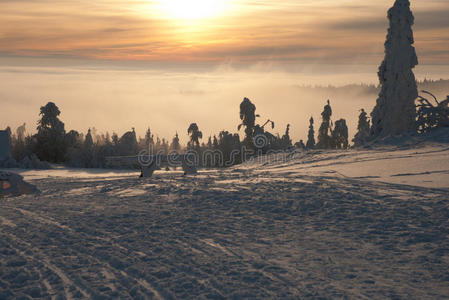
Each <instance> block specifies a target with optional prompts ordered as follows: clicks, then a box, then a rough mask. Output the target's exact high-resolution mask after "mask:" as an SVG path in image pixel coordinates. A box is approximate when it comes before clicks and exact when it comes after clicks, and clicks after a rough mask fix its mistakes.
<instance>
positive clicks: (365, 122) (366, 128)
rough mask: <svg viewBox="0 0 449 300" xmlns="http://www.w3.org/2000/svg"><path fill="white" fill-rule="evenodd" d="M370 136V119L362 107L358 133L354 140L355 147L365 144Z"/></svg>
mask: <svg viewBox="0 0 449 300" xmlns="http://www.w3.org/2000/svg"><path fill="white" fill-rule="evenodd" d="M369 136H370V120H369V118H368V115H367V113H366V111H365V110H364V109H363V108H362V110H361V112H360V115H359V123H358V125H357V133H356V135H355V136H354V139H353V140H352V141H353V142H354V146H355V147H359V146H362V145H364V144H365V143H366V142H367V141H368V139H369Z"/></svg>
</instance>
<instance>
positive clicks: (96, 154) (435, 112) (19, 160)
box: [0, 80, 449, 168]
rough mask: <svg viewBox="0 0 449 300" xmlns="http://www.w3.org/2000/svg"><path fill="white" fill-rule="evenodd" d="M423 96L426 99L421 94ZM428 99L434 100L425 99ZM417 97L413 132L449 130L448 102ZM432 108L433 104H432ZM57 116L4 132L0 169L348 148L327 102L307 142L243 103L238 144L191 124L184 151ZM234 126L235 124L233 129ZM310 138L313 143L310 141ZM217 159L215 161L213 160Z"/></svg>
mask: <svg viewBox="0 0 449 300" xmlns="http://www.w3.org/2000/svg"><path fill="white" fill-rule="evenodd" d="M418 85H419V88H420V89H422V90H432V91H433V92H434V93H440V94H441V93H443V92H444V91H448V90H449V80H424V81H421V82H418ZM301 89H310V90H314V91H317V90H322V91H327V92H332V94H337V93H340V92H341V93H349V92H350V93H351V94H352V95H354V94H357V93H358V94H374V95H375V94H377V93H378V92H379V87H378V86H374V85H366V84H359V85H357V84H352V85H346V86H341V87H335V86H327V87H319V86H315V87H312V86H309V87H306V86H303V87H301ZM423 94H424V95H426V96H429V95H431V94H427V93H426V92H423ZM431 97H432V98H433V97H434V96H433V95H431ZM432 98H429V99H430V100H429V99H425V98H422V97H420V98H419V99H418V101H417V103H418V106H417V131H418V132H427V131H429V130H432V129H433V128H437V127H440V126H449V111H448V110H449V108H448V103H449V100H445V101H443V102H437V99H436V98H435V101H434V100H433V99H432ZM434 102H435V103H434ZM60 114H61V112H60V110H59V108H58V107H57V106H56V104H55V103H53V102H49V103H47V104H46V105H45V106H42V107H41V108H40V113H39V116H40V119H39V121H38V126H37V133H36V134H34V135H30V134H27V133H26V128H25V124H23V125H22V126H20V127H18V128H17V129H16V130H15V131H13V130H11V128H9V127H8V128H7V131H8V132H9V136H10V143H11V153H12V158H10V159H8V160H6V161H0V167H21V168H46V167H48V166H49V165H48V164H46V163H42V161H43V162H50V163H63V164H65V165H67V166H70V167H80V168H105V167H108V165H107V157H111V156H136V155H138V154H139V153H142V151H147V152H146V153H148V151H150V153H151V154H170V153H180V154H181V153H185V152H186V151H194V152H195V153H197V154H198V155H199V156H200V157H203V155H202V154H204V153H213V154H212V155H209V156H208V157H209V158H210V159H208V160H203V161H201V160H200V161H199V164H200V165H201V166H203V167H227V166H230V165H233V164H239V163H241V162H243V161H244V160H245V159H248V158H250V157H251V156H254V155H260V154H266V153H269V152H270V151H292V150H293V149H294V147H295V148H300V149H346V148H348V147H349V136H348V126H347V122H346V120H345V119H339V120H336V121H335V122H334V121H333V119H332V108H331V104H330V101H329V100H328V101H327V104H326V105H325V106H324V109H323V112H322V113H321V124H320V127H319V129H318V132H317V134H315V127H314V126H315V120H314V119H313V118H311V119H310V126H309V131H308V139H307V141H306V142H304V141H302V140H300V141H298V142H294V141H292V139H291V137H290V125H287V127H286V128H285V131H284V134H283V135H282V136H281V135H279V134H273V133H271V132H270V130H272V129H274V127H275V123H274V122H273V121H272V120H269V119H268V120H266V121H265V122H264V123H259V122H258V120H259V119H260V115H258V114H256V106H255V105H254V104H253V103H252V102H251V100H249V99H248V98H245V99H244V100H243V102H242V103H241V104H240V111H239V116H240V120H241V121H242V123H241V124H240V125H239V126H238V130H239V131H240V130H242V129H243V130H244V138H243V139H241V137H240V134H239V133H238V132H228V131H221V132H219V133H217V134H216V135H213V136H209V137H204V138H203V134H202V132H201V130H200V126H199V125H198V124H197V123H192V124H190V126H189V127H187V126H186V128H187V130H186V131H184V132H185V134H187V135H188V136H189V142H188V143H187V145H181V144H180V139H179V135H178V133H175V134H174V136H173V137H172V138H171V139H170V140H167V139H165V138H159V137H158V136H157V135H154V134H153V132H152V131H151V129H150V128H148V130H147V132H146V134H145V136H144V137H138V136H137V135H136V132H135V130H134V129H131V130H130V131H128V132H126V133H125V134H124V135H122V136H118V135H117V134H116V133H112V134H109V133H98V132H97V130H96V129H95V128H91V129H89V130H88V132H87V133H85V134H84V133H81V132H78V131H76V130H69V131H66V129H65V125H64V123H63V122H62V121H61V120H60V118H59V116H60ZM236 125H237V124H236ZM371 125H372V124H370V118H369V116H368V113H367V112H366V111H365V110H364V109H362V110H361V112H360V115H359V122H358V126H357V133H356V135H355V137H354V139H353V140H352V141H353V142H354V145H355V146H362V145H364V144H366V143H367V142H369V141H370V140H371V137H372V132H371ZM315 137H316V138H317V140H315ZM215 154H217V155H215Z"/></svg>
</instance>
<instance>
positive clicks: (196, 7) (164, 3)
mask: <svg viewBox="0 0 449 300" xmlns="http://www.w3.org/2000/svg"><path fill="white" fill-rule="evenodd" d="M160 4H161V9H162V10H163V11H164V12H165V13H166V14H167V15H169V16H170V17H171V18H175V19H186V20H195V19H207V18H213V17H216V16H218V15H220V14H222V13H223V12H224V10H225V6H226V5H225V4H226V0H160Z"/></svg>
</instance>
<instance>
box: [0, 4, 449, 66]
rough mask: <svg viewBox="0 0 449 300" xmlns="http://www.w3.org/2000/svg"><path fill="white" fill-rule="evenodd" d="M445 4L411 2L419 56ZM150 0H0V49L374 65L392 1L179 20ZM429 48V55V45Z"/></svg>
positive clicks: (440, 35) (269, 8)
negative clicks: (198, 19) (413, 3)
mask: <svg viewBox="0 0 449 300" xmlns="http://www.w3.org/2000/svg"><path fill="white" fill-rule="evenodd" d="M445 1H446V0H444V1H438V0H429V1H426V2H417V3H416V7H413V9H414V13H415V16H416V25H415V27H414V29H415V35H416V37H417V45H419V47H420V49H419V50H420V53H422V57H421V58H420V59H421V61H423V62H424V63H425V62H432V63H436V62H439V63H449V60H448V59H446V56H444V55H438V56H430V55H431V54H432V53H435V52H438V51H442V49H445V48H446V49H447V48H449V44H448V42H447V41H448V38H449V30H447V29H448V28H449V18H447V16H446V15H447V9H445V5H446V4H447V3H446V2H445ZM156 3H157V1H139V0H129V1H124V0H98V1H87V0H79V1H74V0H65V1H59V0H58V1H56V0H40V1H32V0H20V1H16V0H14V1H9V0H8V1H5V0H3V1H0V53H2V52H3V53H8V54H10V55H21V56H43V57H52V56H53V57H65V58H71V57H86V58H94V59H117V60H151V61H166V62H167V61H178V62H181V61H197V62H200V61H213V62H216V63H222V62H226V61H241V62H242V63H243V62H249V61H251V62H258V61H297V62H301V61H310V60H312V61H317V62H318V61H321V62H323V63H329V62H339V63H353V62H354V60H356V61H363V60H365V62H366V63H377V62H378V61H379V60H380V59H381V56H382V51H383V42H384V39H385V34H386V28H387V26H388V20H387V19H386V12H387V9H388V8H389V7H390V6H391V1H390V0H388V1H387V0H379V1H376V2H363V3H360V2H358V1H355V0H345V1H339V2H336V1H329V0H320V1H309V0H303V1H293V0H287V1H277V0H242V1H230V3H231V4H230V9H229V11H227V12H226V14H225V15H223V16H221V17H218V18H215V19H213V20H203V21H199V22H181V21H179V20H171V19H170V18H168V17H167V16H163V15H161V12H159V11H157V10H155V7H156V6H155V4H156ZM432 51H433V52H432Z"/></svg>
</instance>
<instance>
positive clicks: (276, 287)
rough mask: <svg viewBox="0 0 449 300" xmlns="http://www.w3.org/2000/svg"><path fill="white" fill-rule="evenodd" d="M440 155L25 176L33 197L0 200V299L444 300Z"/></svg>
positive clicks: (446, 206) (343, 156) (429, 148)
mask: <svg viewBox="0 0 449 300" xmlns="http://www.w3.org/2000/svg"><path fill="white" fill-rule="evenodd" d="M448 157H449V146H448V145H447V144H446V145H444V144H441V145H424V146H422V147H419V148H416V147H406V148H404V149H403V150H401V149H400V148H397V147H396V148H394V147H390V148H388V147H385V148H382V149H380V148H375V149H372V150H359V151H356V150H351V151H340V152H339V151H336V152H320V151H314V152H309V153H298V154H296V155H294V156H293V157H292V156H290V157H287V156H286V155H278V156H271V157H269V158H264V159H260V160H258V161H254V162H250V163H247V164H244V165H241V166H236V167H234V168H231V169H226V170H218V171H217V170H204V171H201V172H200V173H199V175H198V176H195V177H183V176H182V173H181V172H175V171H173V172H165V171H159V172H157V173H156V175H155V177H154V178H151V179H139V178H137V177H138V173H134V172H131V173H130V172H112V171H101V170H69V169H56V170H50V171H22V172H20V173H21V174H22V175H23V176H24V177H25V179H26V180H28V181H29V182H30V183H33V184H35V185H37V187H38V188H39V189H40V190H41V192H42V193H41V194H40V195H38V196H21V197H18V198H4V199H0V229H1V231H0V299H10V298H12V297H13V296H21V295H23V296H25V295H27V296H29V297H35V298H44V299H50V298H51V299H77V298H78V299H87V298H92V299H111V298H116V299H117V298H121V299H131V298H134V299H145V298H154V299H173V298H178V299H224V298H226V299H242V298H246V299H248V298H252V299H256V298H257V299H260V298H270V299H273V298H277V299H354V298H357V299H448V298H449V160H448ZM24 299H26V298H24Z"/></svg>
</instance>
